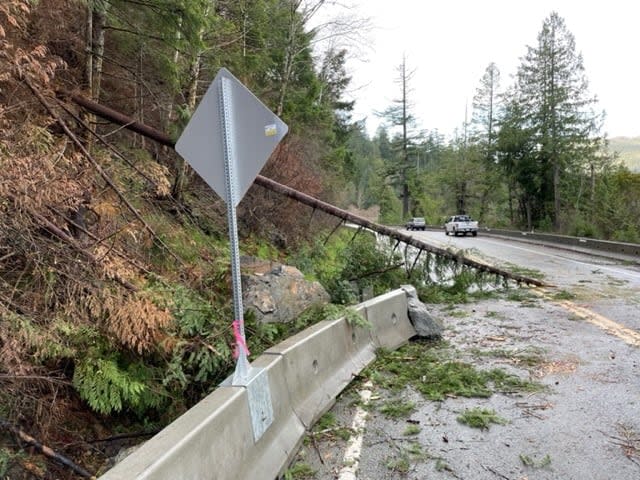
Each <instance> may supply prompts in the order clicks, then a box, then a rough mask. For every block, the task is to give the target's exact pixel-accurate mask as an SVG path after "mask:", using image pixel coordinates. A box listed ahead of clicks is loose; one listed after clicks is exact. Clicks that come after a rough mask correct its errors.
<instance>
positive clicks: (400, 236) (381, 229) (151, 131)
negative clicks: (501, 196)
mask: <svg viewBox="0 0 640 480" xmlns="http://www.w3.org/2000/svg"><path fill="white" fill-rule="evenodd" d="M57 94H58V96H59V97H61V98H69V99H70V100H72V101H73V102H75V103H76V104H78V105H80V106H81V107H83V108H85V109H87V110H89V111H91V112H92V113H95V114H96V115H99V116H100V117H102V118H104V119H106V120H109V121H111V122H113V123H116V124H118V125H121V126H122V127H124V128H126V129H128V130H131V131H133V132H136V133H138V134H140V135H143V136H145V137H147V138H150V139H152V140H155V141H156V142H158V143H160V144H162V145H165V146H167V147H170V148H174V147H175V141H174V140H173V139H172V138H171V137H170V136H169V135H167V134H166V133H164V132H161V131H160V130H156V129H155V128H153V127H150V126H148V125H145V124H143V123H140V122H138V121H136V120H134V119H133V118H131V117H128V116H127V115H124V114H122V113H120V112H118V111H116V110H113V109H111V108H109V107H105V106H104V105H100V104H99V103H96V102H94V101H92V100H89V99H88V98H86V97H83V96H82V95H79V94H76V93H70V92H58V93H57ZM255 183H256V184H258V185H260V186H262V187H264V188H267V189H269V190H271V191H274V192H277V193H279V194H281V195H284V196H286V197H289V198H292V199H294V200H296V201H298V202H300V203H303V204H305V205H307V206H309V207H312V208H314V209H316V208H317V209H318V210H321V211H323V212H325V213H328V214H329V215H333V216H335V217H337V218H340V219H342V220H343V221H345V222H351V223H353V224H356V225H358V226H360V227H362V228H367V229H369V230H372V231H374V232H376V233H379V234H381V235H385V236H387V237H389V238H393V239H394V240H397V241H399V242H404V243H406V244H407V245H411V246H413V247H415V248H418V249H419V250H421V251H423V250H424V251H426V252H429V253H432V254H434V255H439V256H441V257H444V258H447V259H450V260H453V261H455V262H457V263H459V264H463V265H466V266H468V267H472V268H475V269H477V270H479V271H481V272H486V273H491V274H495V275H498V276H500V277H503V278H505V279H509V280H513V281H515V282H518V283H524V284H527V285H535V286H539V287H542V286H546V284H545V283H544V282H541V281H540V280H537V279H534V278H529V277H525V276H522V275H517V274H514V273H511V272H508V271H506V270H502V269H500V268H496V267H493V266H490V265H485V264H483V263H480V262H477V261H475V260H472V259H470V258H467V257H465V256H464V255H461V254H459V253H455V252H452V251H449V250H445V249H443V248H438V247H435V246H433V245H430V244H428V243H425V242H423V241H421V240H418V239H416V238H414V237H412V236H411V235H407V234H405V233H402V232H399V231H397V230H395V229H393V228H390V227H387V226H385V225H380V224H378V223H375V222H371V221H369V220H367V219H366V218H363V217H360V216H358V215H354V214H352V213H349V212H347V211H346V210H343V209H341V208H338V207H336V206H334V205H331V204H329V203H327V202H323V201H322V200H319V199H317V198H314V197H312V196H310V195H307V194H306V193H302V192H300V191H298V190H295V189H293V188H290V187H287V186H286V185H283V184H281V183H278V182H276V181H274V180H271V179H270V178H267V177H264V176H262V175H258V176H257V177H256V179H255Z"/></svg>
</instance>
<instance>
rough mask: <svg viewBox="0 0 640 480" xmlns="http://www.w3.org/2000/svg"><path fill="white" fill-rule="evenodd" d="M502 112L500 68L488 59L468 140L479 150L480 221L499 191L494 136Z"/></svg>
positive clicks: (474, 103) (474, 102) (475, 100)
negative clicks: (491, 199) (481, 171)
mask: <svg viewBox="0 0 640 480" xmlns="http://www.w3.org/2000/svg"><path fill="white" fill-rule="evenodd" d="M502 113H503V107H502V95H501V92H500V70H498V67H497V66H496V64H495V63H493V62H492V63H490V64H489V66H488V67H487V69H486V70H485V72H484V75H483V76H482V78H481V79H480V86H479V87H478V89H477V90H476V94H475V96H474V97H473V115H472V119H471V140H472V142H473V143H475V144H476V145H477V148H478V150H479V157H478V159H479V160H480V162H481V163H482V165H481V170H483V171H484V172H483V174H482V175H481V183H482V190H481V193H480V211H479V214H478V219H479V220H480V222H483V221H484V219H485V214H486V211H487V209H488V204H489V201H490V197H491V196H492V194H493V197H495V196H496V195H495V194H496V193H498V192H500V189H499V185H500V180H501V179H500V175H499V170H498V167H497V165H496V140H497V137H498V126H499V123H500V120H501V116H502Z"/></svg>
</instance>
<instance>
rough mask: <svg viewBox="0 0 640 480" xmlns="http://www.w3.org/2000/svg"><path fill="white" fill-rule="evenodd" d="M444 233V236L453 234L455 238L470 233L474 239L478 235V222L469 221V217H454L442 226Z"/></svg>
mask: <svg viewBox="0 0 640 480" xmlns="http://www.w3.org/2000/svg"><path fill="white" fill-rule="evenodd" d="M444 233H445V235H449V234H450V233H453V234H454V235H455V236H456V237H457V236H458V234H462V235H466V234H467V233H470V234H471V235H473V236H474V237H475V236H477V235H478V222H476V221H475V220H471V218H470V217H469V215H454V216H452V217H449V220H448V221H447V223H445V224H444Z"/></svg>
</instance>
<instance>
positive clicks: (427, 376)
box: [364, 342, 543, 401]
mask: <svg viewBox="0 0 640 480" xmlns="http://www.w3.org/2000/svg"><path fill="white" fill-rule="evenodd" d="M450 355H455V352H452V351H451V350H448V349H446V348H443V347H441V346H440V345H439V344H437V343H432V344H425V343H424V342H414V343H410V344H409V345H406V346H404V347H402V348H400V349H399V350H397V351H395V352H380V354H379V356H378V359H377V360H376V361H375V362H374V363H373V364H372V365H371V366H369V367H368V368H367V369H366V371H365V373H364V375H366V376H368V377H370V378H372V379H373V381H374V383H375V384H376V385H379V386H381V387H383V388H386V389H389V390H391V391H394V392H399V391H402V390H403V389H405V388H406V387H408V386H411V387H412V388H414V389H415V390H417V391H418V392H420V393H422V394H423V395H424V396H425V398H427V399H429V400H437V401H442V400H444V399H445V398H446V397H447V396H461V397H481V398H486V397H489V396H491V395H492V393H493V392H534V391H540V390H542V389H543V387H542V385H540V384H538V383H535V382H531V381H529V380H523V379H520V378H519V377H517V376H516V375H512V374H508V373H507V372H505V371H504V370H501V369H498V368H495V369H491V370H478V369H476V368H475V367H473V366H472V365H470V364H468V363H464V362H460V361H457V360H455V359H449V358H448V357H449V356H450Z"/></svg>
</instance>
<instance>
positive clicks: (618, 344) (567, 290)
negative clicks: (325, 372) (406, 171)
mask: <svg viewBox="0 0 640 480" xmlns="http://www.w3.org/2000/svg"><path fill="white" fill-rule="evenodd" d="M412 234H413V235H414V236H416V237H419V238H422V239H424V240H425V241H429V242H432V243H434V244H435V245H437V246H439V247H454V248H459V249H465V250H466V253H467V254H468V255H472V256H474V257H477V258H479V259H482V260H483V261H485V262H488V263H491V264H494V265H497V266H500V267H503V268H506V269H509V268H520V269H522V268H526V269H530V270H534V271H537V272H539V273H540V274H542V275H543V280H544V281H546V282H547V283H549V284H552V285H554V287H553V288H548V289H544V290H541V289H527V290H525V291H524V294H523V295H520V297H519V298H518V299H513V297H512V296H510V295H508V294H507V295H503V296H501V297H500V298H492V299H489V300H482V301H479V302H474V303H468V304H463V305H456V306H454V307H453V308H451V307H447V306H443V305H431V306H429V308H430V309H431V310H432V313H433V314H434V316H437V317H438V318H440V319H442V321H443V322H444V324H445V327H446V330H445V334H444V338H445V340H446V341H447V342H448V344H449V347H448V348H450V349H451V354H452V355H453V356H455V358H456V359H458V360H460V361H464V362H468V363H471V364H473V365H474V366H475V367H477V368H479V369H487V368H494V367H500V368H504V369H505V370H507V371H509V372H511V373H515V374H517V375H518V376H520V377H521V378H525V379H530V380H534V381H537V382H540V383H541V384H543V385H544V386H546V388H547V389H546V390H545V391H541V392H537V393H533V394H523V393H519V394H518V393H516V394H501V393H496V394H494V395H492V396H491V397H490V398H487V399H480V398H447V399H446V400H444V401H442V402H433V401H429V400H426V399H424V398H423V397H422V396H421V395H420V394H419V393H417V392H416V391H414V390H413V389H411V388H408V389H406V391H404V392H403V397H404V400H403V401H411V402H414V404H415V405H416V408H415V410H414V411H413V412H411V413H410V414H408V415H406V416H405V417H404V418H400V419H389V418H387V417H385V416H384V415H383V414H382V413H381V412H380V405H382V404H383V403H384V402H385V401H386V400H387V399H389V398H393V395H392V394H391V393H390V392H387V391H385V390H384V389H382V388H380V387H379V386H377V385H375V383H374V384H373V385H372V386H371V387H370V388H368V390H370V392H371V395H372V397H371V398H372V400H371V404H370V406H369V407H367V408H364V409H363V408H361V406H360V405H361V403H362V401H361V400H359V397H358V393H359V392H358V391H357V390H356V389H350V390H348V391H346V392H345V393H344V394H343V395H342V396H341V397H340V398H339V399H338V402H337V403H336V406H335V407H334V408H333V410H332V415H334V416H335V418H336V419H337V420H338V424H339V425H340V426H343V427H350V426H351V425H352V422H353V419H354V417H357V416H358V412H360V416H364V418H361V419H360V421H361V423H360V424H359V427H358V428H357V429H356V430H353V431H352V435H351V437H350V439H348V440H342V439H340V438H339V437H337V436H335V435H331V434H317V435H314V436H313V441H309V442H307V444H306V446H304V447H303V448H302V449H301V451H300V454H299V461H300V462H302V463H304V464H307V465H309V466H311V468H312V469H313V470H314V471H315V476H314V477H313V478H316V479H322V480H325V479H335V478H339V479H340V480H347V479H356V478H357V479H360V480H381V479H406V478H409V479H450V478H456V479H466V480H485V479H486V480H495V479H498V480H499V479H503V480H505V479H506V480H534V479H535V480H538V479H540V480H547V479H563V480H590V479H591V480H634V479H640V267H639V266H638V265H637V264H629V263H626V262H621V261H616V260H610V259H606V258H603V257H601V256H589V255H585V254H583V253H576V252H570V251H565V250H556V249H552V248H549V247H543V246H535V245H531V244H524V243H519V242H515V241H511V240H502V239H497V238H488V237H482V235H480V236H478V237H457V238H456V237H447V236H445V235H444V233H443V232H413V233H412ZM505 352H506V354H505ZM526 352H535V353H536V356H537V360H536V361H535V362H532V363H530V364H523V363H522V362H521V361H519V358H520V357H519V355H520V354H522V353H526ZM498 353H500V354H498ZM476 407H480V408H487V409H490V410H494V411H495V412H496V414H497V415H498V416H499V417H500V418H501V419H503V420H504V422H505V423H504V424H499V425H492V426H491V427H490V428H489V429H488V430H478V429H475V428H471V427H469V426H466V425H463V424H461V423H460V422H459V421H458V420H457V417H458V416H459V415H460V414H461V413H462V412H464V411H465V410H466V409H469V408H476ZM408 426H413V429H414V433H415V430H417V431H418V432H417V433H415V434H414V435H411V436H409V435H407V434H406V432H407V427H408ZM357 434H360V435H361V438H360V440H361V443H360V444H359V446H358V445H356V448H355V450H354V447H353V445H350V442H351V443H353V440H354V439H357V438H358V435H357ZM347 449H349V455H350V456H349V459H348V460H347V461H345V459H344V454H345V451H346V450H347ZM354 452H355V453H354ZM345 466H346V467H348V468H346V469H345ZM353 471H355V474H353V473H352V472H353Z"/></svg>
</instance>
